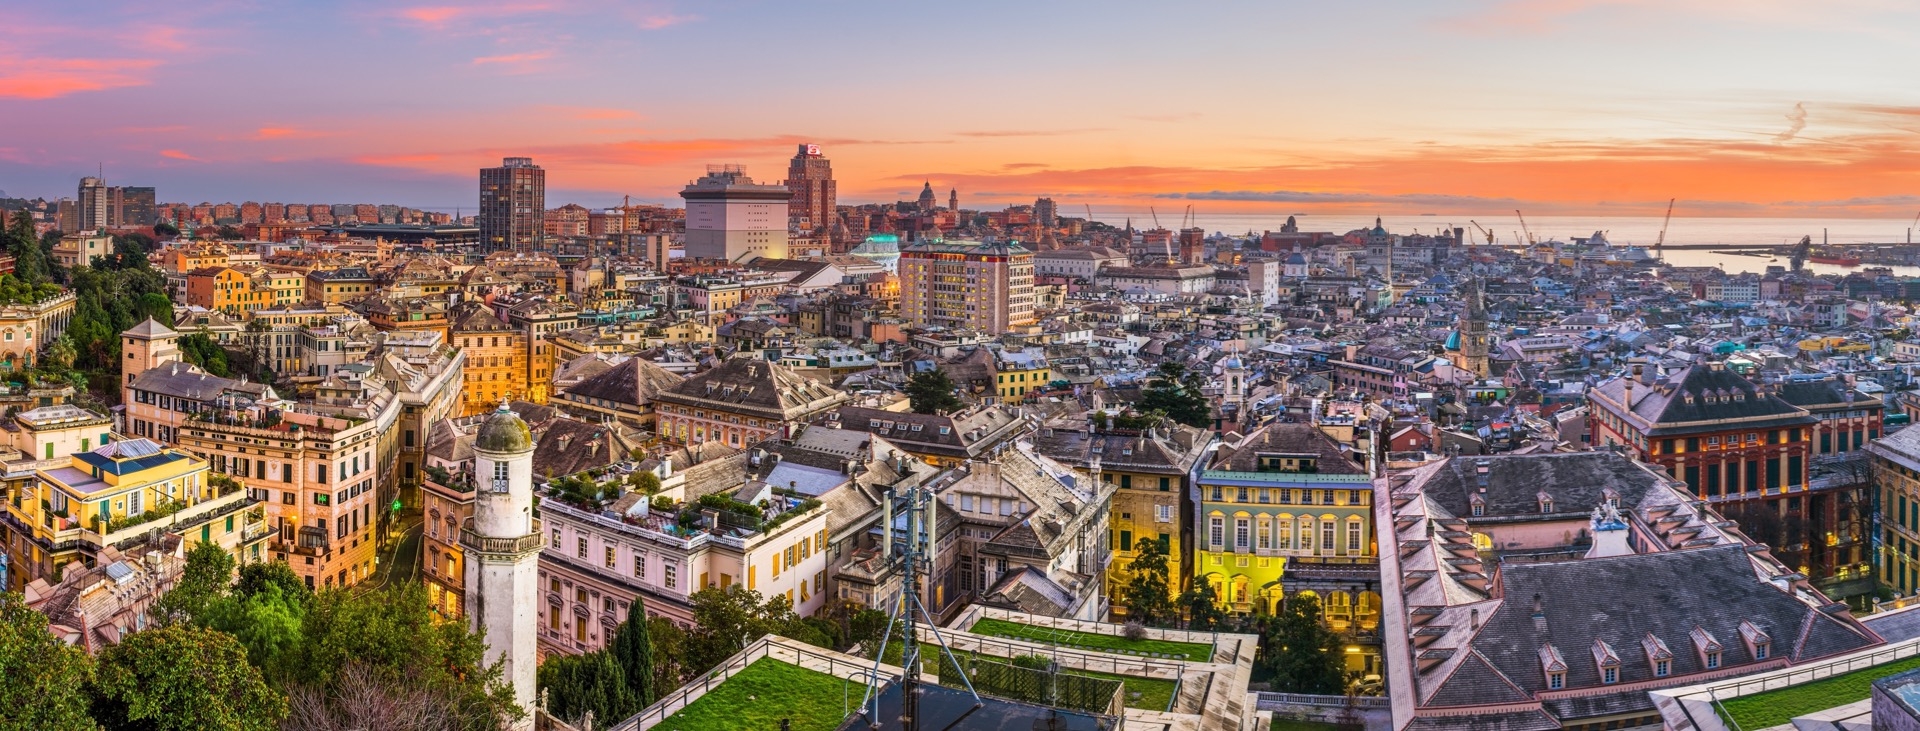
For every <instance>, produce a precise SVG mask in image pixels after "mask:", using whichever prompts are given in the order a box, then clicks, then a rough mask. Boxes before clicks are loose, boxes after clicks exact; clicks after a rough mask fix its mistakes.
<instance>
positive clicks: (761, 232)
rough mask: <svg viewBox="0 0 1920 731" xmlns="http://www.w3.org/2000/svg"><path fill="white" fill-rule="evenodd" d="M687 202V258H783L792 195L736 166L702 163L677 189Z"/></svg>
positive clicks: (742, 259) (779, 186) (785, 255)
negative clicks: (704, 167)
mask: <svg viewBox="0 0 1920 731" xmlns="http://www.w3.org/2000/svg"><path fill="white" fill-rule="evenodd" d="M680 197H681V198H683V199H686V201H687V243H686V247H685V249H686V254H687V256H688V257H689V258H698V259H725V260H727V261H748V260H751V259H753V258H754V257H759V256H764V257H768V258H772V259H785V258H787V212H788V210H789V208H790V207H791V205H792V202H793V192H792V191H790V190H787V186H784V185H764V184H760V183H755V182H753V178H749V177H747V169H746V168H745V167H742V166H739V165H708V166H707V174H706V175H703V176H701V177H700V179H699V180H696V181H694V182H692V183H689V184H688V185H687V187H686V188H685V189H684V190H681V191H680Z"/></svg>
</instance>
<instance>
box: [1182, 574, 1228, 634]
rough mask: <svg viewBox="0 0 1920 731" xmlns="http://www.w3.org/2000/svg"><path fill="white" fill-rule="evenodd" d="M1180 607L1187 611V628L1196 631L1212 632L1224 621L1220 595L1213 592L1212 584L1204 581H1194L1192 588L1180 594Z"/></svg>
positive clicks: (1224, 615) (1225, 619)
mask: <svg viewBox="0 0 1920 731" xmlns="http://www.w3.org/2000/svg"><path fill="white" fill-rule="evenodd" d="M1180 607H1181V608H1182V609H1185V610H1186V613H1187V629H1190V630H1193V631H1196V632H1213V631H1217V630H1219V629H1220V625H1222V624H1224V623H1226V621H1227V613H1226V612H1225V611H1223V610H1221V609H1220V597H1219V595H1218V594H1215V593H1214V592H1213V585H1212V584H1208V583H1207V582H1204V581H1196V582H1194V585H1193V588H1192V589H1188V590H1187V591H1185V592H1183V593H1181V594H1180Z"/></svg>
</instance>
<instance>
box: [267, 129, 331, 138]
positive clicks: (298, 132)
mask: <svg viewBox="0 0 1920 731" xmlns="http://www.w3.org/2000/svg"><path fill="white" fill-rule="evenodd" d="M327 134H328V133H326V132H317V131H314V130H310V129H300V128H298V127H261V128H260V129H257V130H254V132H253V139H256V140H310V139H313V138H315V137H326V136H327Z"/></svg>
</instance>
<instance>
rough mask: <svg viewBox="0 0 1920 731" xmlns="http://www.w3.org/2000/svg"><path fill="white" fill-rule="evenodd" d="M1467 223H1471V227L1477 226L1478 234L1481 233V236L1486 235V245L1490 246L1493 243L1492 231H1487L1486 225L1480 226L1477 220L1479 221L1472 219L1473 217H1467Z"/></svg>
mask: <svg viewBox="0 0 1920 731" xmlns="http://www.w3.org/2000/svg"><path fill="white" fill-rule="evenodd" d="M1467 223H1471V224H1473V227H1474V228H1477V229H1480V235H1481V236H1485V237H1487V245H1488V246H1492V245H1493V232H1492V231H1488V230H1487V227H1485V226H1482V225H1480V222H1479V221H1475V220H1473V219H1471V218H1469V219H1467Z"/></svg>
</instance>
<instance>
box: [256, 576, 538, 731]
mask: <svg viewBox="0 0 1920 731" xmlns="http://www.w3.org/2000/svg"><path fill="white" fill-rule="evenodd" d="M302 626H303V629H304V632H305V635H306V640H305V643H304V644H303V646H302V648H301V650H300V655H299V656H298V657H299V660H298V662H297V663H294V665H295V666H296V667H297V671H296V672H295V673H294V674H293V675H292V677H291V678H290V679H289V681H288V682H289V685H290V686H292V687H301V686H304V687H307V688H308V689H309V690H311V691H313V692H320V693H332V692H334V691H336V690H338V689H339V688H340V685H339V681H340V678H341V675H340V673H341V672H342V671H343V669H345V668H346V667H347V665H348V663H349V661H358V662H360V663H363V664H365V665H366V666H367V667H368V668H369V669H370V670H371V671H372V672H373V673H374V675H375V677H376V678H378V679H379V681H380V682H381V683H383V684H384V685H387V686H390V687H394V688H398V689H415V688H419V689H425V690H427V691H431V692H433V693H437V694H440V695H442V696H444V697H446V698H447V699H449V702H450V703H452V705H453V707H455V708H458V709H459V712H460V716H461V724H460V725H461V727H462V728H467V729H491V728H493V727H494V726H496V725H498V724H499V723H500V722H501V721H502V720H503V719H509V718H519V717H520V716H521V714H523V713H526V712H527V711H528V710H529V709H522V708H519V707H518V706H517V705H515V704H514V701H513V689H512V687H511V686H509V685H507V684H506V682H505V681H504V679H503V672H504V664H503V663H494V664H492V665H486V664H484V663H485V653H486V642H485V640H483V639H482V638H481V637H480V636H479V635H477V634H475V633H473V632H472V631H471V630H469V629H468V628H467V624H466V623H465V622H446V621H441V620H440V619H439V618H438V617H437V615H435V614H434V612H433V605H432V603H430V602H429V601H428V600H427V591H426V587H424V586H421V585H419V584H408V585H403V586H396V587H392V588H389V589H386V590H382V591H375V592H367V593H364V594H356V593H353V592H350V591H347V590H344V589H339V590H330V591H324V592H321V593H319V594H318V595H316V596H315V597H314V599H313V602H312V607H311V609H310V610H309V611H308V612H307V615H306V619H305V621H304V622H303V623H302Z"/></svg>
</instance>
